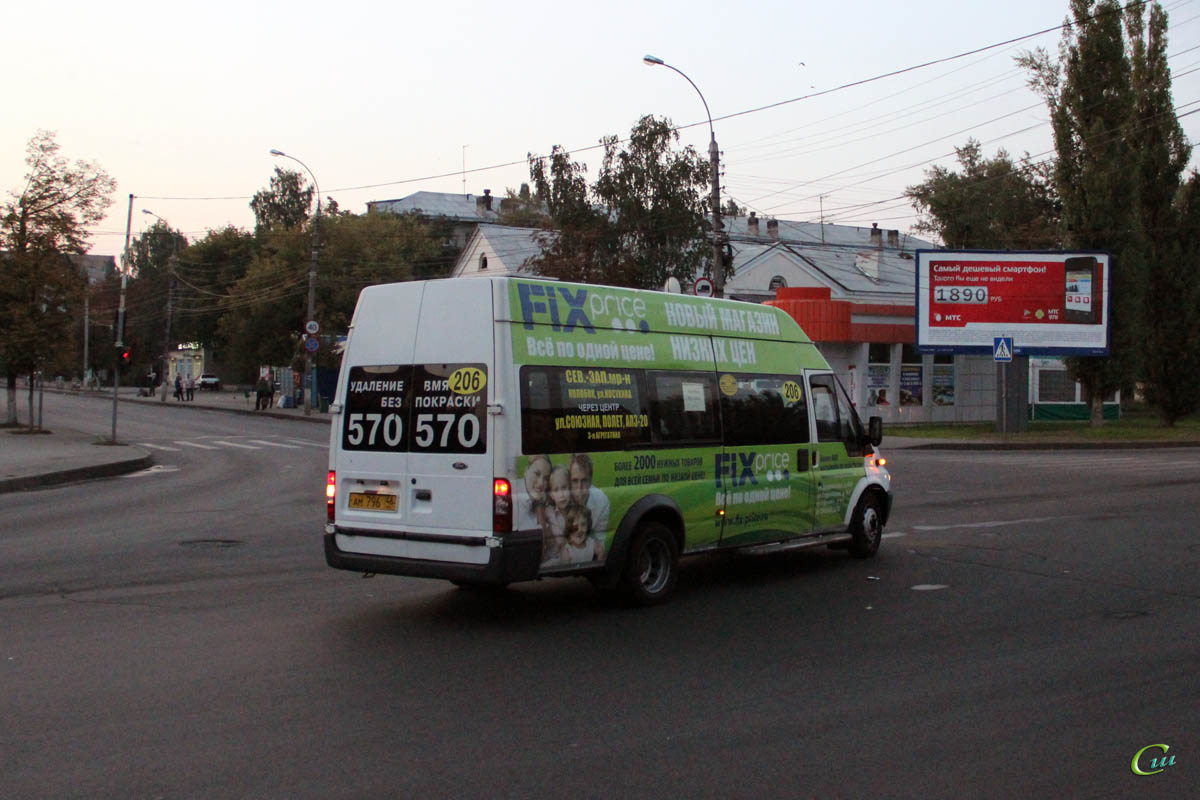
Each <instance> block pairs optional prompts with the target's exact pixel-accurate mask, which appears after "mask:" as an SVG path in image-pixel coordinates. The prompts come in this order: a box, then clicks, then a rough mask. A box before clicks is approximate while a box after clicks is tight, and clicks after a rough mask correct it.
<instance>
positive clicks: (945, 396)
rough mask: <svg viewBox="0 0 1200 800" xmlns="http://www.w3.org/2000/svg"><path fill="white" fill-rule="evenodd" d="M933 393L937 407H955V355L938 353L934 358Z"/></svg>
mask: <svg viewBox="0 0 1200 800" xmlns="http://www.w3.org/2000/svg"><path fill="white" fill-rule="evenodd" d="M932 377H933V381H932V384H933V385H932V386H931V387H930V388H931V390H932V391H933V404H934V405H935V406H952V405H954V354H953V353H937V354H935V355H934V357H933V376H932Z"/></svg>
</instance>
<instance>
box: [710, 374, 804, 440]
mask: <svg viewBox="0 0 1200 800" xmlns="http://www.w3.org/2000/svg"><path fill="white" fill-rule="evenodd" d="M720 385H721V387H722V392H721V414H722V417H723V419H724V428H725V443H726V444H729V445H750V444H783V443H788V444H793V443H803V442H807V441H808V438H809V437H808V405H807V403H806V402H805V398H804V379H803V378H802V377H800V376H795V375H729V374H726V375H722V376H721V384H720ZM734 385H736V392H735V393H734V394H732V395H730V394H728V391H729V390H730V389H731V388H733V386H734Z"/></svg>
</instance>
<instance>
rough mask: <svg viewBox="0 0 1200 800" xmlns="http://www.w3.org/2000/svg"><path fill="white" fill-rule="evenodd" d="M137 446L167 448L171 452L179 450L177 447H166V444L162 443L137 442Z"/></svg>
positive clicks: (155, 448) (156, 448) (157, 448)
mask: <svg viewBox="0 0 1200 800" xmlns="http://www.w3.org/2000/svg"><path fill="white" fill-rule="evenodd" d="M138 446H139V447H149V448H151V449H154V450H168V451H170V452H172V453H178V452H179V448H178V447H167V446H166V445H163V444H150V443H149V442H138Z"/></svg>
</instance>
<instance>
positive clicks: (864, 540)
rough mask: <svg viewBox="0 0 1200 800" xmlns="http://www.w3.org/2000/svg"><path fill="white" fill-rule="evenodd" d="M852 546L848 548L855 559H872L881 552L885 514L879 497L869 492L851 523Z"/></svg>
mask: <svg viewBox="0 0 1200 800" xmlns="http://www.w3.org/2000/svg"><path fill="white" fill-rule="evenodd" d="M850 535H851V536H852V537H853V538H852V539H851V540H850V546H849V547H848V548H847V549H848V550H849V551H850V555H852V556H854V557H855V558H870V557H871V556H873V555H875V553H877V552H878V551H879V543H880V542H882V541H883V513H882V507H881V503H880V500H879V495H878V494H876V493H875V492H867V493H866V494H864V495H863V496H862V499H861V500H859V501H858V509H857V510H855V512H854V519H853V520H851V522H850Z"/></svg>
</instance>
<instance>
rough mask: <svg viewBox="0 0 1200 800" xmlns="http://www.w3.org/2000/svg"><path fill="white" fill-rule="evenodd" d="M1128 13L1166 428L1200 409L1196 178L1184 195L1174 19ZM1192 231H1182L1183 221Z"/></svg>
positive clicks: (1149, 333)
mask: <svg viewBox="0 0 1200 800" xmlns="http://www.w3.org/2000/svg"><path fill="white" fill-rule="evenodd" d="M1146 12H1147V9H1146V6H1145V5H1144V4H1134V5H1130V6H1128V7H1127V8H1126V10H1125V29H1126V32H1127V35H1128V37H1129V42H1130V61H1131V62H1132V69H1133V72H1132V80H1133V90H1134V109H1135V112H1134V125H1133V126H1132V130H1131V133H1130V136H1131V139H1132V142H1133V150H1134V152H1135V153H1136V155H1137V162H1136V174H1137V190H1138V196H1137V199H1138V210H1139V212H1140V216H1141V221H1142V226H1143V229H1144V231H1145V233H1146V237H1145V252H1146V263H1147V271H1146V291H1145V307H1144V309H1143V317H1142V318H1143V325H1142V336H1143V337H1144V338H1143V358H1144V362H1143V363H1144V376H1145V379H1146V390H1147V391H1146V395H1147V399H1148V400H1149V401H1150V402H1151V403H1152V404H1153V405H1154V406H1155V407H1156V408H1157V409H1158V412H1159V416H1160V418H1161V419H1162V422H1163V424H1164V425H1166V426H1172V425H1174V424H1175V420H1176V419H1178V418H1179V417H1180V416H1183V415H1185V414H1189V413H1191V412H1192V411H1194V410H1195V409H1196V407H1197V393H1196V374H1197V373H1196V371H1195V370H1196V368H1197V367H1200V363H1198V362H1200V341H1198V339H1197V330H1200V309H1198V307H1197V306H1198V304H1197V300H1200V294H1198V292H1200V272H1198V271H1197V269H1196V266H1197V263H1198V262H1197V261H1196V253H1197V251H1196V248H1195V246H1194V245H1192V244H1191V242H1190V240H1189V238H1188V237H1189V235H1195V233H1196V228H1195V224H1196V221H1197V218H1196V216H1195V215H1196V214H1197V213H1200V207H1197V206H1196V201H1197V195H1196V185H1195V184H1196V178H1195V176H1193V177H1192V180H1191V181H1190V182H1189V185H1188V191H1187V192H1186V193H1185V194H1184V196H1183V197H1182V201H1183V205H1182V209H1181V206H1180V202H1179V201H1180V199H1181V198H1180V187H1181V184H1182V177H1183V173H1184V170H1185V169H1186V167H1187V163H1188V159H1189V158H1190V157H1191V147H1190V146H1189V145H1188V143H1187V139H1186V138H1185V137H1184V134H1183V129H1182V128H1181V127H1180V125H1179V120H1178V119H1177V118H1176V116H1175V107H1174V106H1175V103H1174V101H1173V99H1172V96H1171V71H1170V68H1169V67H1168V66H1167V14H1166V12H1165V11H1163V8H1162V6H1161V5H1159V4H1158V3H1153V4H1152V5H1150V7H1149V14H1148V19H1147V13H1146ZM1181 213H1182V215H1183V216H1185V217H1186V218H1187V220H1188V227H1189V228H1190V230H1189V231H1188V232H1187V233H1183V234H1182V239H1181V230H1180V225H1181V222H1182V217H1181Z"/></svg>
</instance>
